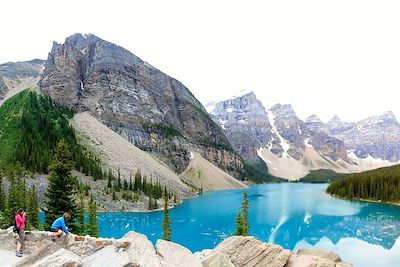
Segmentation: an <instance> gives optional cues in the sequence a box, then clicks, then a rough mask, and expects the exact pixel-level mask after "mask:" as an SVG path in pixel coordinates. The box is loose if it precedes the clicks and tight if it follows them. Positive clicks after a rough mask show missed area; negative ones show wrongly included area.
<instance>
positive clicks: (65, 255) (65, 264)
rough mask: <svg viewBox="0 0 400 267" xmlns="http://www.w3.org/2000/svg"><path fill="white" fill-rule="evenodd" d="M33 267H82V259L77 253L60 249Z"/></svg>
mask: <svg viewBox="0 0 400 267" xmlns="http://www.w3.org/2000/svg"><path fill="white" fill-rule="evenodd" d="M31 266H32V267H80V266H82V263H81V258H80V257H79V256H78V255H76V254H75V253H73V252H71V251H68V250H66V249H63V248H61V249H59V250H57V251H56V252H54V253H53V254H50V255H48V256H46V257H44V258H42V259H41V260H39V261H38V262H36V263H35V264H33V265H31Z"/></svg>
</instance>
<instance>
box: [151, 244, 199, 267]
mask: <svg viewBox="0 0 400 267" xmlns="http://www.w3.org/2000/svg"><path fill="white" fill-rule="evenodd" d="M156 250H157V255H158V256H159V257H160V259H161V265H162V266H165V267H202V265H201V263H200V261H198V259H197V258H196V257H195V256H194V255H193V253H192V252H190V250H188V249H187V248H185V247H182V246H181V245H179V244H176V243H173V242H169V241H165V240H158V241H157V244H156Z"/></svg>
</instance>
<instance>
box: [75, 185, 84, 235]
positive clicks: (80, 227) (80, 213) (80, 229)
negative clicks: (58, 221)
mask: <svg viewBox="0 0 400 267" xmlns="http://www.w3.org/2000/svg"><path fill="white" fill-rule="evenodd" d="M79 195H80V198H79V203H78V209H77V213H76V221H77V223H76V233H77V234H78V235H85V230H86V229H85V228H86V227H85V202H84V200H83V194H82V192H81V193H80V194H79Z"/></svg>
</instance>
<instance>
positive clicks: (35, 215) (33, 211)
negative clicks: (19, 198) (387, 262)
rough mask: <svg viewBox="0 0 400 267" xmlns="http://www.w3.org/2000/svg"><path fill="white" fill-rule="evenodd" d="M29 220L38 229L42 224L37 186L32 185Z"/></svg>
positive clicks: (28, 212) (28, 207)
mask: <svg viewBox="0 0 400 267" xmlns="http://www.w3.org/2000/svg"><path fill="white" fill-rule="evenodd" d="M27 222H28V223H29V225H30V226H32V227H33V228H35V229H38V228H39V226H40V222H39V200H38V196H37V194H36V189H35V186H32V188H31V190H30V191H29V198H28V203H27Z"/></svg>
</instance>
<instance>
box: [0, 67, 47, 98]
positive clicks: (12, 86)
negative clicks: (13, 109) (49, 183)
mask: <svg viewBox="0 0 400 267" xmlns="http://www.w3.org/2000/svg"><path fill="white" fill-rule="evenodd" d="M43 68H44V60H40V59H34V60H31V61H23V62H8V63H5V64H1V65H0V105H1V104H2V103H3V102H4V101H5V100H6V99H7V98H9V97H11V96H13V95H15V94H16V93H19V92H21V91H22V90H24V89H26V88H32V87H35V86H36V85H37V83H38V81H39V77H40V74H41V73H42V71H43Z"/></svg>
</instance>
